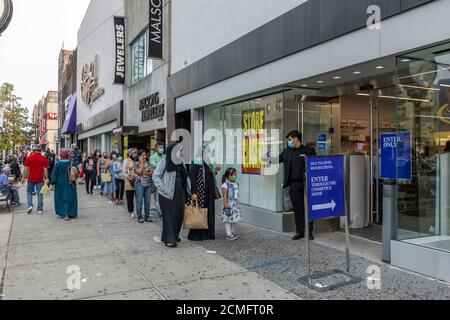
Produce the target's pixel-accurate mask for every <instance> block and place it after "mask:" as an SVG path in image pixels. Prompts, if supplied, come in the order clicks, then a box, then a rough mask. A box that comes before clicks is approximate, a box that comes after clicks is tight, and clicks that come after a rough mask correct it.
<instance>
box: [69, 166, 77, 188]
mask: <svg viewBox="0 0 450 320" xmlns="http://www.w3.org/2000/svg"><path fill="white" fill-rule="evenodd" d="M79 176H80V170H78V167H77V166H74V165H73V162H70V165H69V182H70V183H73V182H77V181H78V178H79Z"/></svg>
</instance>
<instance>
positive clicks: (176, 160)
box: [153, 142, 191, 248]
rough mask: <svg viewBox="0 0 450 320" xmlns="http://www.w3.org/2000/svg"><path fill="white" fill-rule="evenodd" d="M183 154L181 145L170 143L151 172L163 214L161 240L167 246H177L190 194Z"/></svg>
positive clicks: (189, 183)
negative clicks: (164, 157) (161, 158)
mask: <svg viewBox="0 0 450 320" xmlns="http://www.w3.org/2000/svg"><path fill="white" fill-rule="evenodd" d="M183 156H184V155H183V148H182V145H181V144H180V143H179V142H177V143H173V144H171V145H170V146H169V147H168V148H167V150H166V159H165V160H162V161H161V162H160V163H159V165H158V167H157V168H156V170H155V172H154V173H153V181H154V183H155V186H156V188H157V189H158V192H159V204H160V205H161V211H162V214H163V231H162V236H161V241H162V242H163V243H164V244H165V245H166V246H167V247H169V248H175V247H177V242H180V241H181V239H180V232H181V228H182V227H183V220H184V208H185V206H186V202H187V199H188V197H189V195H190V194H191V182H190V178H189V174H188V171H187V169H186V165H185V164H184V161H183Z"/></svg>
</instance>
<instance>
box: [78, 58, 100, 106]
mask: <svg viewBox="0 0 450 320" xmlns="http://www.w3.org/2000/svg"><path fill="white" fill-rule="evenodd" d="M98 70H99V57H98V55H96V56H95V58H94V60H93V61H92V62H91V63H90V64H88V63H86V64H85V65H84V66H83V71H82V73H81V99H82V100H83V102H84V103H86V104H87V105H88V106H91V105H92V104H93V103H94V101H95V100H97V99H98V98H99V97H100V96H102V95H103V94H105V89H104V88H102V87H100V86H99V84H98Z"/></svg>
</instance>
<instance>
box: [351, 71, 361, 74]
mask: <svg viewBox="0 0 450 320" xmlns="http://www.w3.org/2000/svg"><path fill="white" fill-rule="evenodd" d="M361 73H362V72H361V71H355V72H353V74H361Z"/></svg>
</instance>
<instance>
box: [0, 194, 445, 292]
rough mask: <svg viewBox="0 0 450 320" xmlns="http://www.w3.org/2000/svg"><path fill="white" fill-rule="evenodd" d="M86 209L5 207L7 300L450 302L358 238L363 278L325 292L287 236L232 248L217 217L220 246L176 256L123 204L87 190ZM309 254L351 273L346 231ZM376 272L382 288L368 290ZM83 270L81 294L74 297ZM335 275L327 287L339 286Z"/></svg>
mask: <svg viewBox="0 0 450 320" xmlns="http://www.w3.org/2000/svg"><path fill="white" fill-rule="evenodd" d="M21 199H25V198H24V195H21ZM79 203H80V210H79V211H80V218H79V219H78V220H74V221H70V222H65V221H64V220H61V219H58V218H57V217H56V216H54V211H53V209H52V208H53V201H52V198H51V197H47V198H46V199H45V204H46V206H45V209H46V212H45V214H44V215H43V216H38V215H36V214H33V215H26V214H25V210H26V206H21V207H19V208H16V211H15V213H14V215H10V214H8V213H7V212H6V211H5V209H0V223H1V224H0V266H3V265H4V264H5V263H6V271H5V272H4V282H3V286H4V292H3V294H4V299H6V300H11V299H95V300H97V299H98V300H100V299H101V300H115V299H133V300H164V299H170V300H178V299H186V300H208V299H219V300H237V299H243V300H273V299H277V300H279V299H281V300H285V299H340V300H350V299H357V300H359V299H364V300H379V299H388V300H391V299H417V300H420V299H446V300H448V299H450V285H449V284H448V283H442V282H439V281H436V280H433V279H429V278H426V277H423V276H421V275H418V274H414V273H410V272H405V271H403V270H399V269H396V268H393V267H391V266H389V265H386V264H383V263H380V262H379V258H378V257H377V256H378V254H379V253H378V251H379V248H378V246H377V245H376V244H374V243H371V242H365V241H364V240H361V239H354V238H353V239H352V248H353V249H354V250H352V253H353V254H354V255H353V256H352V268H351V274H353V275H355V276H357V277H359V278H360V279H361V281H360V282H358V283H356V284H352V285H349V286H344V287H342V288H339V289H336V290H332V291H328V292H325V293H318V292H316V291H314V290H311V289H308V288H306V287H304V286H303V285H301V284H300V283H299V281H298V280H299V278H300V277H303V276H304V275H305V274H306V267H305V266H306V261H305V253H304V249H305V242H304V241H296V242H294V241H291V240H290V237H291V235H289V234H280V233H276V232H272V231H269V230H265V229H261V228H258V227H255V226H251V225H247V224H243V223H242V224H239V226H238V230H239V232H240V234H241V239H240V240H239V241H236V242H229V241H225V240H224V238H225V232H224V228H223V226H222V223H221V222H220V219H218V220H217V224H216V225H217V231H216V233H217V240H216V241H206V242H202V243H191V242H189V241H186V236H187V231H183V232H182V240H183V241H182V243H181V244H180V246H179V247H178V248H177V249H168V248H166V247H165V246H163V245H162V244H161V243H160V242H159V238H160V235H161V226H160V223H159V222H155V223H146V224H143V225H140V224H138V223H137V222H136V221H135V220H130V219H129V218H128V213H127V212H126V209H125V207H123V206H122V207H117V206H115V205H113V204H112V203H108V201H107V200H106V199H105V198H103V197H100V196H99V195H97V196H96V197H95V198H93V199H92V198H88V197H86V196H85V195H84V192H83V189H82V188H80V189H79ZM10 230H11V232H10ZM311 248H312V261H313V265H312V268H313V272H324V271H330V270H332V269H340V270H345V255H344V253H343V237H342V235H341V234H322V235H318V236H317V241H315V242H314V243H312V245H311ZM5 256H7V259H6V260H5ZM2 259H3V260H2ZM2 261H4V263H2ZM373 267H375V268H378V269H379V271H380V277H381V287H380V289H369V288H368V286H367V277H368V276H369V274H368V273H367V272H368V269H369V268H373ZM70 268H72V269H70ZM78 269H79V270H80V271H81V272H80V274H79V280H80V284H81V288H80V289H79V290H78V289H75V290H69V288H68V286H67V282H68V280H69V279H72V280H73V279H76V278H73V277H72V276H74V275H78V273H77V272H76V271H73V270H78ZM68 271H72V272H74V273H70V272H69V274H68V273H67V272H68ZM334 277H335V278H333V277H329V278H328V279H323V280H321V283H325V284H327V283H328V282H333V281H335V280H341V279H338V278H339V277H336V276H334ZM332 278H333V279H332ZM69 284H70V283H69Z"/></svg>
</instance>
